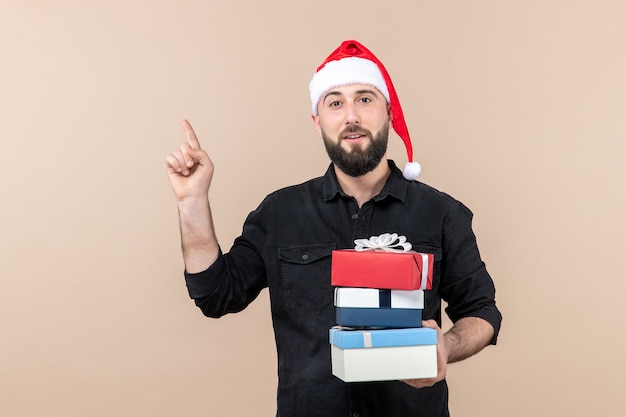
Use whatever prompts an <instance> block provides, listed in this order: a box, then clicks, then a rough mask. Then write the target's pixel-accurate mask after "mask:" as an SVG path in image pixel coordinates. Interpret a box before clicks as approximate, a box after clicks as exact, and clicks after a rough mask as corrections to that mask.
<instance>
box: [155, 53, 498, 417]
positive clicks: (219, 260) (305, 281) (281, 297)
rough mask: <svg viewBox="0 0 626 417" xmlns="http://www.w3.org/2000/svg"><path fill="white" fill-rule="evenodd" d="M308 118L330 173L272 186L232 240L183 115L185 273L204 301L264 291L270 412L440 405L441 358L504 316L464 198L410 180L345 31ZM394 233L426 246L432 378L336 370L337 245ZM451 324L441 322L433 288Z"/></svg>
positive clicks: (396, 120)
mask: <svg viewBox="0 0 626 417" xmlns="http://www.w3.org/2000/svg"><path fill="white" fill-rule="evenodd" d="M310 94H311V104H312V112H313V121H314V123H315V126H316V128H317V130H318V132H319V134H320V136H321V137H322V139H323V141H324V144H325V146H326V150H327V152H328V155H329V157H330V159H331V161H332V163H331V165H330V167H329V168H328V170H327V171H326V174H325V175H324V176H322V177H320V178H316V179H313V180H310V181H308V182H306V183H303V184H300V185H297V186H292V187H287V188H284V189H282V190H278V191H276V192H274V193H272V194H270V195H268V196H267V197H266V198H265V199H264V201H263V202H262V203H261V204H260V206H259V207H258V208H257V209H256V210H255V211H253V212H252V213H251V214H250V215H249V216H248V218H247V219H246V222H245V224H244V228H243V232H242V235H241V236H240V237H238V238H237V239H236V240H235V242H234V244H233V246H232V247H231V249H230V251H229V252H228V253H222V251H221V250H220V246H219V245H218V242H217V239H216V237H215V233H214V229H213V221H212V218H211V211H210V207H209V203H208V198H207V194H208V190H209V187H210V184H211V179H212V176H213V164H212V163H211V160H210V158H209V156H208V155H207V153H206V152H205V151H203V150H202V149H201V147H200V143H199V142H198V139H197V138H196V136H195V134H194V132H193V130H192V128H191V125H190V124H189V123H188V122H186V121H183V129H184V130H185V134H186V141H185V142H184V143H183V144H182V145H181V146H180V148H179V149H178V150H176V151H175V152H174V153H172V154H171V155H169V156H168V157H167V168H168V174H169V178H170V182H171V185H172V188H173V190H174V194H175V195H176V199H177V203H178V210H179V216H180V229H181V239H182V248H183V259H184V262H185V269H186V270H185V278H186V282H187V287H188V290H189V294H190V296H191V297H192V298H193V299H194V300H195V302H196V304H197V305H198V307H200V309H201V310H202V311H203V313H204V314H206V315H207V316H210V317H220V316H222V315H224V314H227V313H233V312H237V311H241V310H242V309H244V308H245V307H246V306H247V305H248V304H249V303H251V302H252V301H253V300H254V299H255V298H256V297H257V295H258V294H259V292H260V291H261V290H262V289H263V288H265V287H268V288H269V291H270V299H271V307H272V319H273V324H274V331H275V336H276V345H277V352H278V375H279V384H278V415H281V416H299V417H300V416H325V417H334V416H337V417H340V416H341V417H346V416H359V415H360V416H386V417H393V416H409V415H410V416H429V417H432V416H447V415H448V392H447V385H446V382H445V375H446V365H447V364H448V363H451V362H456V361H459V360H463V359H465V358H467V357H469V356H471V355H473V354H475V353H477V352H479V351H480V350H481V349H482V348H483V347H485V346H486V345H488V344H490V343H491V344H495V341H496V338H497V334H498V331H499V328H500V322H501V315H500V313H499V311H498V309H497V308H496V305H495V288H494V285H493V281H492V279H491V277H490V276H489V274H488V273H487V270H486V269H485V265H484V263H483V262H482V260H481V258H480V255H479V251H478V247H477V244H476V239H475V236H474V234H473V232H472V228H471V219H472V213H471V212H470V211H469V209H467V208H466V207H465V206H464V205H463V204H462V203H460V202H458V201H456V200H454V199H453V198H451V197H450V196H448V195H446V194H444V193H441V192H439V191H437V190H435V189H433V188H431V187H429V186H427V185H425V184H423V183H420V182H418V181H415V178H416V177H417V175H418V174H419V165H418V164H416V163H415V162H412V147H411V142H410V138H409V135H408V130H407V128H406V124H405V122H404V116H403V114H402V109H401V107H400V103H399V101H398V98H397V95H396V93H395V90H394V88H393V84H392V83H391V80H390V78H389V75H388V73H387V71H386V70H385V68H384V66H383V65H382V63H380V61H379V60H378V59H377V58H376V57H375V56H374V55H373V54H372V53H371V52H370V51H368V50H367V49H366V48H365V47H364V46H363V45H361V44H359V43H358V42H356V41H346V42H343V43H342V44H341V45H340V46H339V48H337V50H335V51H334V52H333V53H331V55H330V56H329V57H328V58H327V59H326V60H325V61H324V63H323V64H322V65H321V66H320V68H318V71H317V72H316V73H315V75H314V76H313V79H312V81H311V84H310ZM390 124H391V125H392V126H393V128H394V130H395V131H396V132H397V133H398V135H399V136H400V137H401V138H402V140H403V141H404V143H405V146H406V149H407V154H408V159H409V163H408V164H407V167H406V168H405V169H404V174H403V173H402V172H401V171H400V170H399V169H398V168H397V167H396V165H395V164H394V163H393V161H391V160H388V159H387V157H386V149H387V138H388V132H389V127H390ZM388 232H395V233H398V234H400V235H404V236H406V237H407V240H408V241H409V242H411V243H412V245H413V249H414V250H416V251H418V252H425V253H434V254H435V265H434V277H433V284H432V290H430V291H426V292H425V294H426V295H425V308H424V311H423V317H424V319H425V320H424V322H423V326H426V327H431V328H434V329H436V330H437V332H438V335H439V342H438V347H437V351H438V368H439V373H438V375H437V377H436V378H433V379H415V380H407V381H386V382H368V383H344V382H342V381H341V380H339V379H338V378H336V377H334V376H333V375H332V374H331V361H330V345H329V341H328V329H329V328H331V327H332V326H333V325H335V309H334V305H333V288H332V287H331V285H330V260H331V251H332V250H334V249H344V248H353V247H354V240H355V239H359V238H368V237H370V236H372V235H380V234H383V233H388ZM442 299H444V300H446V301H447V302H448V308H447V309H446V313H447V314H448V316H449V317H450V318H451V320H452V321H453V323H454V325H453V327H452V328H451V329H450V330H448V331H447V332H446V333H445V334H443V332H442V330H441V329H440V325H441V300H442Z"/></svg>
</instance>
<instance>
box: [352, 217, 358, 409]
mask: <svg viewBox="0 0 626 417" xmlns="http://www.w3.org/2000/svg"><path fill="white" fill-rule="evenodd" d="M358 218H359V215H358V214H357V213H354V214H353V215H352V220H356V219H358ZM354 417H358V413H357V415H356V416H354Z"/></svg>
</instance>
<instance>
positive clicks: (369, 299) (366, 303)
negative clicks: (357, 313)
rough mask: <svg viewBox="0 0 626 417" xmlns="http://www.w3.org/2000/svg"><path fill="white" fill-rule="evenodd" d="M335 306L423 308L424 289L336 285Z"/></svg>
mask: <svg viewBox="0 0 626 417" xmlns="http://www.w3.org/2000/svg"><path fill="white" fill-rule="evenodd" d="M335 307H351V308H355V307H358V308H419V309H423V308H424V291H422V290H413V291H405V290H382V289H377V288H351V287H338V288H335ZM408 327H412V326H408Z"/></svg>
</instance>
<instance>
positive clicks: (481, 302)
mask: <svg viewBox="0 0 626 417" xmlns="http://www.w3.org/2000/svg"><path fill="white" fill-rule="evenodd" d="M472 216H473V215H472V212H471V211H470V210H469V209H468V208H467V207H465V206H464V205H463V204H461V203H459V202H457V204H455V205H454V206H453V208H452V209H451V210H450V211H449V212H448V214H447V215H446V218H445V220H444V238H443V259H442V280H441V289H440V292H441V297H442V299H443V300H444V301H446V302H447V303H448V306H447V307H446V313H447V314H448V317H450V320H452V322H456V321H458V320H459V319H461V318H463V317H479V318H482V319H484V320H486V321H487V322H489V323H490V324H491V325H492V326H493V329H494V336H493V339H492V340H491V344H495V343H496V341H497V337H498V333H499V331H500V324H501V322H502V315H501V314H500V311H499V310H498V308H497V307H496V300H495V294H496V290H495V286H494V283H493V280H492V278H491V276H490V275H489V273H488V272H487V268H486V266H485V263H484V262H483V261H482V260H481V257H480V253H479V250H478V245H477V243H476V236H475V235H474V232H473V230H472Z"/></svg>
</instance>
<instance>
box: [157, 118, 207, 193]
mask: <svg viewBox="0 0 626 417" xmlns="http://www.w3.org/2000/svg"><path fill="white" fill-rule="evenodd" d="M181 124H182V127H183V130H184V132H185V141H184V142H183V143H182V144H181V145H180V147H179V148H178V149H176V150H175V151H174V152H172V153H171V154H169V155H168V156H167V158H166V159H165V164H166V167H167V173H168V176H169V180H170V185H171V186H172V190H173V191H174V194H175V195H176V199H177V200H178V201H179V202H182V201H185V200H188V199H190V198H192V199H193V198H202V199H206V198H207V194H208V192H209V187H210V185H211V179H212V178H213V170H214V167H213V162H211V159H210V158H209V155H208V154H207V153H206V152H205V151H204V150H202V148H201V147H200V142H199V141H198V137H197V136H196V134H195V132H194V131H193V128H192V127H191V124H190V123H189V122H188V121H187V120H183V121H182V122H181Z"/></svg>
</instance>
